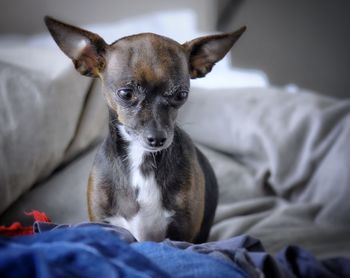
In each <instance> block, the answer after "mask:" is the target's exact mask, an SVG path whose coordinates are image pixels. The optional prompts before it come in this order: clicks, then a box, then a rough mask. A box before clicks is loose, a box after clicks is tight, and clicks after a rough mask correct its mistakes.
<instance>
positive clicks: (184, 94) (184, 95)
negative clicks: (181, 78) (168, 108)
mask: <svg viewBox="0 0 350 278" xmlns="http://www.w3.org/2000/svg"><path fill="white" fill-rule="evenodd" d="M187 96H188V92H187V91H178V92H177V93H176V94H175V96H174V100H175V101H178V102H181V101H184V100H185V99H186V98H187Z"/></svg>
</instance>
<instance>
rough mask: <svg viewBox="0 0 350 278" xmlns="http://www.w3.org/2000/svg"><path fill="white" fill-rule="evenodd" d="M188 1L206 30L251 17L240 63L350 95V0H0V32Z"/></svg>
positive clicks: (281, 80)
mask: <svg viewBox="0 0 350 278" xmlns="http://www.w3.org/2000/svg"><path fill="white" fill-rule="evenodd" d="M183 8H190V9H193V10H194V11H195V12H196V13H197V15H198V27H199V29H201V30H202V31H206V32H209V31H214V30H215V29H217V30H220V31H231V30H234V29H235V28H237V27H239V26H241V25H247V27H248V31H247V32H246V34H245V35H244V37H243V38H242V39H241V40H240V42H239V43H238V44H237V46H236V47H235V48H234V50H233V62H234V65H235V66H238V67H244V68H257V69H260V70H263V71H265V72H266V74H267V75H268V77H269V79H270V81H271V83H272V84H273V85H286V84H289V83H295V84H297V85H298V86H300V87H304V88H308V89H312V90H315V91H317V92H319V93H321V94H325V95H329V96H334V97H338V98H349V97H350V1H348V0H335V1H329V0H308V1H305V0H294V1H280V0H266V1H261V0H249V1H248V0H246V1H243V0H176V1H173V0H156V1H144V0H127V1H124V0H123V1H122V0H101V1H93V0H59V1H58V0H11V1H6V0H0V35H3V34H13V33H21V34H34V33H38V32H43V31H45V28H44V25H43V21H42V18H43V16H44V15H46V14H49V15H52V16H55V17H57V18H59V19H62V20H66V21H68V22H71V23H74V24H80V25H82V24H87V23H96V22H111V21H115V20H118V19H122V18H128V17H131V16H137V15H141V14H144V13H148V12H153V11H161V10H169V9H183Z"/></svg>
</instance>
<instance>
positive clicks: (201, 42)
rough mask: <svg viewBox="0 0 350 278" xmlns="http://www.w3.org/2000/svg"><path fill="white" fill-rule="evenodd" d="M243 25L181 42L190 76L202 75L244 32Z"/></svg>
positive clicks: (222, 56) (208, 70)
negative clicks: (235, 28)
mask: <svg viewBox="0 0 350 278" xmlns="http://www.w3.org/2000/svg"><path fill="white" fill-rule="evenodd" d="M245 30H246V27H245V26H243V27H241V28H240V29H238V30H237V31H235V32H233V33H226V34H221V35H214V36H205V37H200V38H197V39H194V40H192V41H189V42H186V43H184V44H183V47H184V48H185V50H186V51H187V53H188V57H189V58H188V59H189V70H190V76H191V78H193V79H194V78H198V77H204V76H205V75H206V74H207V73H208V72H210V71H211V69H212V68H213V66H214V65H215V63H216V62H218V61H220V60H221V59H222V58H224V56H225V55H226V53H227V52H228V51H229V50H230V49H231V47H232V46H233V44H234V43H235V42H236V41H237V40H238V39H239V37H240V36H241V35H242V34H243V33H244V31H245Z"/></svg>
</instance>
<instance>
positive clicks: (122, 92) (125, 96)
mask: <svg viewBox="0 0 350 278" xmlns="http://www.w3.org/2000/svg"><path fill="white" fill-rule="evenodd" d="M117 95H118V96H119V97H120V98H121V99H122V100H124V101H130V100H132V98H133V90H132V89H131V88H121V89H119V90H118V91H117Z"/></svg>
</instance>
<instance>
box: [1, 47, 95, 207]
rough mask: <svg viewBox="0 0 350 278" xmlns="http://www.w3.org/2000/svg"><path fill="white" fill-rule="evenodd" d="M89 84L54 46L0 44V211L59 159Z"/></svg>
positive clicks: (78, 117)
mask: <svg viewBox="0 0 350 278" xmlns="http://www.w3.org/2000/svg"><path fill="white" fill-rule="evenodd" d="M90 84H91V79H89V78H85V77H82V76H80V75H79V74H78V73H76V72H75V70H74V68H73V66H72V64H71V62H70V60H68V59H67V58H66V57H65V56H64V55H62V54H61V53H60V52H59V50H58V49H34V48H28V47H27V48H24V47H11V48H9V47H7V48H4V47H0V196H1V201H0V213H2V212H3V211H4V210H5V209H6V208H7V207H8V206H9V205H10V204H11V203H12V202H13V201H14V200H16V199H17V198H18V197H19V196H20V195H21V194H22V193H23V192H25V191H26V190H28V189H29V188H30V187H31V186H32V185H33V184H34V183H35V182H37V181H39V180H42V179H44V178H45V177H47V176H48V175H49V174H50V173H51V172H52V171H53V170H54V169H55V168H56V167H57V166H58V165H59V164H60V163H61V162H62V160H63V159H64V158H65V154H66V150H67V148H69V146H71V143H72V142H74V137H75V136H76V130H77V128H78V127H79V122H80V120H81V118H82V117H81V114H82V112H83V111H84V109H83V108H84V103H85V97H86V95H87V92H88V89H89V87H90ZM78 145H79V144H78ZM69 153H70V156H72V153H74V151H72V150H70V151H69Z"/></svg>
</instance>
